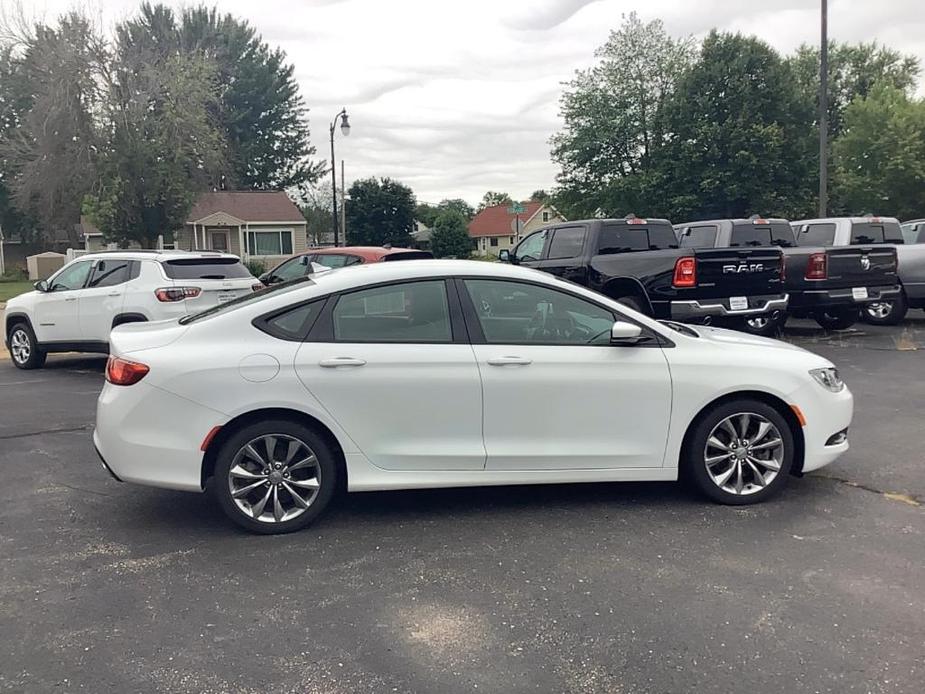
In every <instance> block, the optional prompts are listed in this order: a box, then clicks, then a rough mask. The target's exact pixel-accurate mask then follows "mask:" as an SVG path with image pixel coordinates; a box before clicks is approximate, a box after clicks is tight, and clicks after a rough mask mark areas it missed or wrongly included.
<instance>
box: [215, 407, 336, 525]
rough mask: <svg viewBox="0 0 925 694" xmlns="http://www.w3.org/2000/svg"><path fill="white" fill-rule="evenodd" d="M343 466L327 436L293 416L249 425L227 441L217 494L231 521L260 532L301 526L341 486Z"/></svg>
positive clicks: (222, 450)
mask: <svg viewBox="0 0 925 694" xmlns="http://www.w3.org/2000/svg"><path fill="white" fill-rule="evenodd" d="M338 474H339V473H338V465H337V460H336V458H335V456H334V454H333V453H332V452H331V449H330V447H329V446H328V444H327V442H326V441H325V440H324V438H323V437H321V436H319V435H318V434H317V433H316V432H315V431H314V430H312V429H310V428H309V427H307V426H305V425H303V424H300V423H298V422H294V421H288V420H267V421H263V422H258V423H255V424H251V425H249V426H246V427H244V428H243V429H241V430H240V431H238V432H236V433H235V434H233V435H232V436H231V437H230V438H229V439H228V440H227V441H225V442H224V444H222V446H221V448H220V449H219V451H218V456H217V459H216V463H215V493H216V495H217V497H218V501H219V504H220V505H221V507H222V509H223V510H224V511H225V513H226V515H228V517H229V518H231V520H233V521H234V522H235V523H237V524H238V525H240V526H241V527H242V528H245V529H247V530H250V531H252V532H256V533H262V534H267V535H270V534H277V533H289V532H293V531H295V530H300V529H302V528H304V527H306V526H307V525H309V524H310V523H311V522H312V521H313V520H315V518H317V517H318V516H319V515H320V514H321V513H322V511H324V509H325V507H326V506H327V505H328V503H329V502H330V500H331V498H332V497H333V495H334V491H335V489H336V488H337V484H338V480H337V478H338Z"/></svg>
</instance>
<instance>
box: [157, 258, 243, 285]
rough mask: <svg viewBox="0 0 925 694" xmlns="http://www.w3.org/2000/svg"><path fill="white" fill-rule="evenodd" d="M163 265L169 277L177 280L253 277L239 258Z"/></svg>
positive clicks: (178, 260) (176, 261)
mask: <svg viewBox="0 0 925 694" xmlns="http://www.w3.org/2000/svg"><path fill="white" fill-rule="evenodd" d="M161 265H162V266H163V267H164V272H165V273H167V276H168V277H169V278H171V279H175V280H224V279H238V278H241V277H250V276H251V273H250V271H249V270H248V269H247V268H246V267H244V265H242V264H241V261H240V260H238V259H237V258H177V259H175V260H168V261H166V262H163V263H161Z"/></svg>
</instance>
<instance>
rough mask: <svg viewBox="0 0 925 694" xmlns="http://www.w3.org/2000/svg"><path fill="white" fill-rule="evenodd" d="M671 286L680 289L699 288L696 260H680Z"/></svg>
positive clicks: (676, 263)
mask: <svg viewBox="0 0 925 694" xmlns="http://www.w3.org/2000/svg"><path fill="white" fill-rule="evenodd" d="M671 285H672V286H673V287H679V288H681V287H696V286H697V261H696V260H695V259H694V258H678V260H677V262H675V264H674V277H673V278H672V280H671Z"/></svg>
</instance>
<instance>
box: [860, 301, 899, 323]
mask: <svg viewBox="0 0 925 694" xmlns="http://www.w3.org/2000/svg"><path fill="white" fill-rule="evenodd" d="M866 310H867V314H868V315H869V316H871V317H872V318H879V319H880V320H885V319H886V318H888V317H889V315H890V313H891V312H892V310H893V302H891V301H875V302H873V303H872V304H867V308H866Z"/></svg>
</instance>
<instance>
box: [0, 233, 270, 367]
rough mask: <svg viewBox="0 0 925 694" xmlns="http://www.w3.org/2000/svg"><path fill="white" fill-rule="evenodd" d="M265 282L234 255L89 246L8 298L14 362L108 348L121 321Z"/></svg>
mask: <svg viewBox="0 0 925 694" xmlns="http://www.w3.org/2000/svg"><path fill="white" fill-rule="evenodd" d="M262 286H263V285H261V284H260V283H259V282H258V281H257V280H256V279H255V278H254V277H253V275H251V273H250V272H249V271H248V269H247V268H246V267H245V266H244V265H243V264H242V263H241V261H240V260H239V259H238V257H237V256H234V255H228V254H223V253H208V252H188V251H138V250H133V251H105V252H100V253H90V254H87V255H83V256H81V257H79V258H77V259H76V260H73V261H71V262H70V263H68V264H67V265H65V266H64V267H63V268H61V269H60V270H59V271H58V272H56V273H55V274H54V275H52V276H51V277H49V278H48V279H47V280H42V281H40V282H36V283H35V291H31V292H27V293H25V294H22V295H20V296H17V297H15V298H13V299H11V300H10V301H9V302H7V305H6V315H5V316H4V321H3V322H4V326H3V327H4V333H3V334H4V337H5V338H6V346H7V349H9V351H10V355H11V356H12V358H13V363H14V364H15V365H16V366H18V367H19V368H20V369H36V368H39V367H41V366H42V365H43V364H44V363H45V356H46V355H47V354H48V353H49V352H71V351H73V352H103V353H106V352H108V351H109V331H110V330H112V328H113V327H115V326H117V325H121V324H122V323H136V322H141V321H154V320H162V319H165V318H176V317H179V316H184V315H186V314H188V313H197V312H199V311H202V310H203V309H206V308H209V307H210V306H214V305H216V304H220V303H224V302H226V301H231V300H232V299H234V298H237V297H238V296H241V295H242V294H249V293H250V292H252V291H255V290H257V289H260V288H262Z"/></svg>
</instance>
